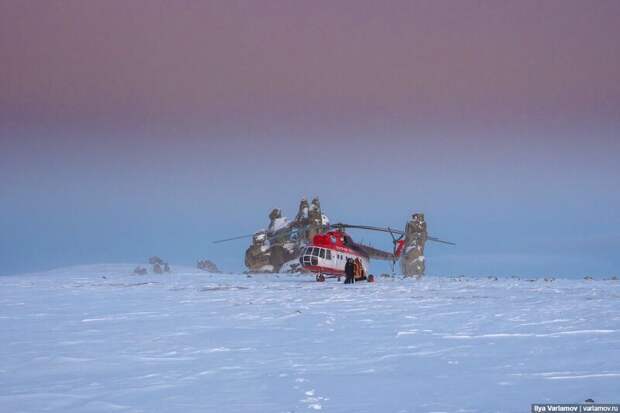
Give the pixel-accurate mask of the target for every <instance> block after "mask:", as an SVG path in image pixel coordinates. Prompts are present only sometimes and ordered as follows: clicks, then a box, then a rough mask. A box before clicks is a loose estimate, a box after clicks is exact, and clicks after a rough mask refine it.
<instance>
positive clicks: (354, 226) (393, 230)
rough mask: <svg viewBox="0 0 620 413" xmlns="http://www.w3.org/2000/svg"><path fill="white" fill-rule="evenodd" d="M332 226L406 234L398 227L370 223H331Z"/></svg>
mask: <svg viewBox="0 0 620 413" xmlns="http://www.w3.org/2000/svg"><path fill="white" fill-rule="evenodd" d="M331 226H332V227H340V228H354V229H367V230H369V231H381V232H389V233H393V234H398V235H405V233H404V232H403V231H400V230H398V229H394V228H390V227H372V226H370V225H353V224H342V223H337V224H331Z"/></svg>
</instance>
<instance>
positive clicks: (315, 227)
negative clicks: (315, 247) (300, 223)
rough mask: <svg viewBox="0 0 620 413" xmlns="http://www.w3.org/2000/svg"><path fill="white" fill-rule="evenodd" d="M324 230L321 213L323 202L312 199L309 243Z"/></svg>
mask: <svg viewBox="0 0 620 413" xmlns="http://www.w3.org/2000/svg"><path fill="white" fill-rule="evenodd" d="M322 229H323V213H322V212H321V202H320V201H319V198H318V197H315V198H314V199H312V203H311V204H310V209H309V210H308V241H312V238H313V237H314V236H315V235H316V234H318V233H320V232H321V230H322Z"/></svg>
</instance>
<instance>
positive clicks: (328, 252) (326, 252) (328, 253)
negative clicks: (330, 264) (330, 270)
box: [325, 250, 332, 260]
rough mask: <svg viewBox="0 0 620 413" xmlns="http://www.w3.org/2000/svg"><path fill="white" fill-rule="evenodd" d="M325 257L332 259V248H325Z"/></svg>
mask: <svg viewBox="0 0 620 413" xmlns="http://www.w3.org/2000/svg"><path fill="white" fill-rule="evenodd" d="M325 258H326V259H328V260H331V259H332V252H331V250H325Z"/></svg>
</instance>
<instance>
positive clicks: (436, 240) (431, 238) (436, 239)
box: [426, 237, 456, 245]
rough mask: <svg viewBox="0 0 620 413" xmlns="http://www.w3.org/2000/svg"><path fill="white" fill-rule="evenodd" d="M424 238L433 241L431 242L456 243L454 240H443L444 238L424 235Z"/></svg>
mask: <svg viewBox="0 0 620 413" xmlns="http://www.w3.org/2000/svg"><path fill="white" fill-rule="evenodd" d="M426 239H427V240H429V241H433V242H440V243H442V244H448V245H456V244H455V243H454V242H450V241H444V240H441V239H439V238H435V237H426Z"/></svg>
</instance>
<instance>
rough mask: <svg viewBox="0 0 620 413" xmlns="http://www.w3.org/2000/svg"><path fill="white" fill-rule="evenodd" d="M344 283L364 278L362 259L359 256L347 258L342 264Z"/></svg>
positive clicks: (351, 282)
mask: <svg viewBox="0 0 620 413" xmlns="http://www.w3.org/2000/svg"><path fill="white" fill-rule="evenodd" d="M344 273H345V279H344V283H345V284H353V283H354V282H356V281H360V280H365V279H366V275H365V274H364V267H363V266H362V261H360V259H359V258H355V259H353V258H347V262H346V264H345V265H344Z"/></svg>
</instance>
